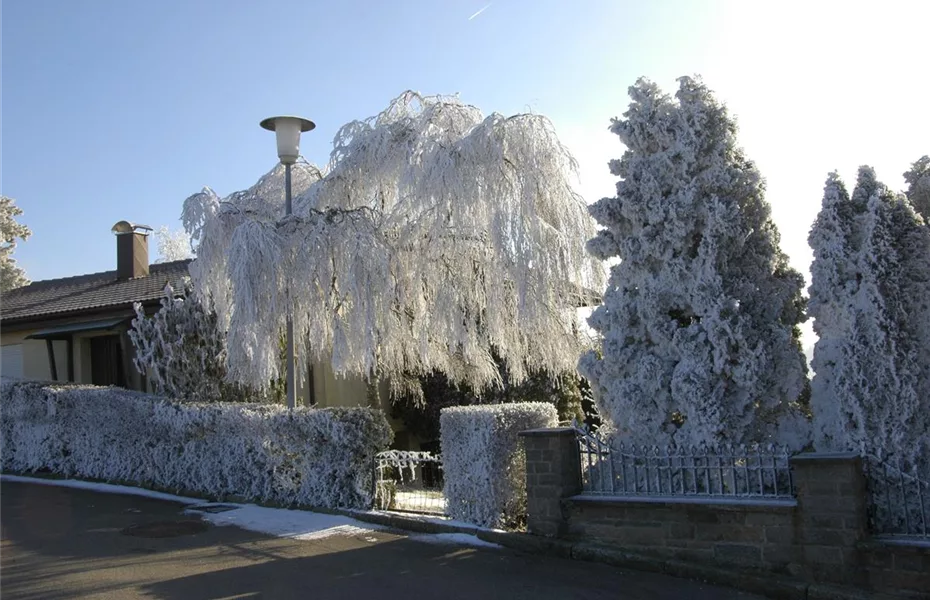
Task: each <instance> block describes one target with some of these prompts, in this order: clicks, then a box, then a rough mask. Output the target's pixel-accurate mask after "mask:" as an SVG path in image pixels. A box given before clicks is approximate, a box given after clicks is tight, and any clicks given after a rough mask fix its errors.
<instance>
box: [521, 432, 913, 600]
mask: <svg viewBox="0 0 930 600" xmlns="http://www.w3.org/2000/svg"><path fill="white" fill-rule="evenodd" d="M522 435H524V442H525V444H526V459H527V501H528V514H527V528H528V530H529V532H530V533H531V534H536V535H544V536H556V537H560V538H563V539H567V540H576V541H577V540H585V541H591V542H595V543H603V544H606V545H610V546H613V547H616V548H619V549H622V550H624V551H630V552H635V553H637V554H639V555H642V556H653V557H655V558H656V559H657V560H662V559H674V560H679V561H689V562H693V563H695V564H703V565H711V566H716V567H725V568H729V569H734V570H738V571H741V572H746V573H756V574H766V573H775V574H780V575H786V576H789V577H791V578H794V579H797V580H799V581H803V582H809V583H817V584H839V585H846V586H850V585H851V586H855V587H858V588H860V589H868V590H873V591H881V592H909V593H913V594H917V596H918V597H924V596H923V594H927V596H926V597H930V543H926V542H924V543H923V544H922V545H921V544H920V543H917V542H913V541H902V540H901V539H882V538H873V537H871V536H870V535H869V531H868V513H867V507H868V496H867V492H866V487H865V477H864V475H863V469H862V462H861V459H860V458H859V457H858V456H857V455H855V454H802V455H798V456H795V457H792V459H791V471H792V478H793V481H794V487H795V495H796V500H745V501H744V500H737V499H733V500H711V499H706V498H705V499H701V498H696V497H677V498H668V497H664V498H646V497H642V496H638V497H615V496H596V497H591V496H584V495H579V494H580V492H581V489H582V485H581V472H580V471H581V470H580V460H579V455H578V444H577V442H576V440H575V435H574V431H573V430H572V429H570V428H558V429H544V430H535V431H531V432H524V434H522Z"/></svg>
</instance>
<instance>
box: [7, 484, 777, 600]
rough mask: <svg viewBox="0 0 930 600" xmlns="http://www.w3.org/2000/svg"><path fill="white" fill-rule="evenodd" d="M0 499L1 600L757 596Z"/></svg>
mask: <svg viewBox="0 0 930 600" xmlns="http://www.w3.org/2000/svg"><path fill="white" fill-rule="evenodd" d="M0 504H2V505H0V519H2V520H0V525H2V536H0V537H2V547H0V552H2V563H0V591H2V595H3V599H4V600H15V599H22V600H39V599H43V600H46V599H47V600H57V599H65V598H112V599H117V598H119V599H123V598H126V599H131V598H158V599H165V600H181V599H185V600H186V599H216V600H219V599H228V600H232V599H235V600H245V599H249V600H252V599H258V598H267V599H289V598H299V599H304V598H313V599H314V600H316V599H326V598H372V599H377V600H380V599H391V598H404V599H410V600H421V599H430V598H437V599H442V600H454V599H458V598H462V599H465V598H468V599H472V598H482V599H484V598H507V599H517V598H527V599H532V600H547V599H553V600H554V599H560V600H562V599H566V598H579V599H581V598H584V599H599V598H604V599H607V598H610V599H612V600H616V599H630V600H633V599H637V600H638V599H643V600H645V599H650V600H652V599H672V598H687V599H695V600H700V599H721V600H754V599H755V600H758V599H759V598H760V597H759V596H754V595H752V594H743V593H739V592H735V591H732V590H729V589H727V588H719V587H715V586H711V585H706V584H701V583H697V582H691V581H687V580H682V579H676V578H672V577H667V576H664V575H658V574H653V573H638V572H632V571H626V570H621V569H618V568H615V567H610V566H607V565H601V564H595V563H586V562H579V561H572V560H565V559H556V558H548V557H540V556H534V555H526V554H521V553H517V552H513V551H510V550H504V549H497V548H475V547H470V546H465V545H456V544H450V543H437V540H438V539H441V538H436V537H429V536H415V537H414V538H410V537H408V536H407V535H406V534H404V533H403V532H396V531H393V532H392V531H386V530H371V529H368V527H369V526H367V525H363V524H358V526H359V527H361V528H363V529H356V528H353V527H345V528H341V529H340V532H339V533H336V534H332V535H328V536H320V537H318V538H316V539H292V538H280V537H272V536H269V535H265V534H260V533H255V532H252V531H247V530H244V529H240V528H238V527H235V526H221V527H220V526H213V525H210V524H209V523H206V522H204V521H200V520H199V518H198V517H196V516H193V517H192V516H191V515H185V514H184V513H183V507H184V505H182V504H178V503H175V502H167V501H162V500H153V499H150V498H143V497H138V496H128V495H117V494H105V493H100V492H95V491H87V490H75V489H69V488H63V487H57V486H50V485H36V484H30V483H13V482H3V484H2V488H0ZM229 514H230V515H232V514H234V513H233V512H230V513H229ZM150 536H164V537H150ZM422 540H430V542H431V543H427V542H425V541H422Z"/></svg>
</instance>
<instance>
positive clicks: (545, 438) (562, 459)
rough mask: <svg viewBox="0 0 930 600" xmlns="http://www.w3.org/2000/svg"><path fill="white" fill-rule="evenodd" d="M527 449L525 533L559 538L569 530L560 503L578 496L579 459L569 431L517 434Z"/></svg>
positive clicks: (545, 430)
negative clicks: (526, 531)
mask: <svg viewBox="0 0 930 600" xmlns="http://www.w3.org/2000/svg"><path fill="white" fill-rule="evenodd" d="M520 437H521V438H523V443H524V447H525V449H526V512H527V530H528V531H529V533H532V534H535V535H546V536H558V535H562V534H564V533H565V532H566V531H567V529H568V519H567V518H566V516H565V515H564V514H563V512H562V499H563V498H569V497H571V496H574V495H576V494H580V493H581V458H580V456H579V454H578V442H577V441H576V439H575V430H574V429H572V428H571V427H556V428H552V429H531V430H529V431H523V432H521V433H520Z"/></svg>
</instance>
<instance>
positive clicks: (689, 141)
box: [579, 77, 809, 446]
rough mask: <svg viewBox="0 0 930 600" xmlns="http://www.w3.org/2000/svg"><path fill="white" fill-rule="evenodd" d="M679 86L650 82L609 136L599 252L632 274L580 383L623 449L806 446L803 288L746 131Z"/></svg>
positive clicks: (609, 310) (700, 93)
mask: <svg viewBox="0 0 930 600" xmlns="http://www.w3.org/2000/svg"><path fill="white" fill-rule="evenodd" d="M679 83H680V87H679V90H678V92H677V94H676V98H675V99H672V98H670V97H669V96H668V95H665V94H663V93H662V92H661V91H660V90H659V88H658V87H657V86H656V85H655V84H654V83H652V82H650V81H648V80H645V79H640V80H639V81H638V82H637V83H636V85H634V86H633V87H631V88H630V96H631V97H632V103H631V104H630V107H629V109H628V110H627V112H626V113H624V118H623V119H615V120H614V121H613V124H612V126H611V131H613V132H614V133H616V134H617V135H618V136H619V137H620V140H621V141H622V142H623V143H624V145H625V146H626V148H627V150H626V152H625V153H624V154H623V157H622V158H621V159H620V160H614V161H612V162H611V163H610V168H611V172H612V173H613V174H614V175H617V176H619V177H621V178H622V179H621V181H620V182H618V183H617V196H616V197H613V198H604V199H602V200H600V201H598V202H597V203H595V204H594V205H592V206H591V208H590V210H591V214H592V215H593V216H594V218H595V219H596V220H597V221H598V223H599V224H600V225H601V226H602V227H603V228H604V229H603V230H601V231H600V232H599V233H598V235H597V237H595V238H594V239H592V240H591V241H590V242H589V243H588V249H589V251H590V252H591V253H592V254H593V255H594V256H596V257H597V258H600V259H608V258H611V257H619V258H620V259H621V262H620V263H619V264H617V265H615V266H614V267H612V269H611V274H610V280H609V282H608V285H607V290H606V292H605V294H604V303H603V305H602V306H599V307H598V308H597V309H596V310H595V311H594V312H593V314H592V315H591V317H590V319H589V324H590V325H591V327H593V328H594V329H595V330H597V331H598V332H600V333H601V334H602V336H603V344H602V349H601V351H600V352H589V353H587V354H586V355H584V356H583V357H582V360H581V362H580V365H579V370H580V371H581V372H582V374H583V375H585V376H586V377H587V378H588V379H589V380H590V382H591V386H592V389H593V390H594V393H595V397H596V398H597V400H598V402H599V409H600V413H601V415H602V416H606V417H607V418H609V419H610V420H611V421H612V423H613V426H614V427H615V429H616V435H617V436H618V437H619V439H621V440H629V441H633V442H636V443H648V444H650V445H652V444H655V443H658V444H666V443H676V444H687V445H691V444H700V443H750V442H763V441H776V440H777V441H782V442H785V443H789V444H791V445H793V446H800V445H803V444H804V443H806V441H807V436H808V435H809V427H808V424H807V422H806V420H805V419H804V418H803V416H802V414H801V413H800V411H799V410H797V407H798V402H799V401H804V400H805V395H806V392H807V378H806V369H807V367H806V362H805V359H804V356H803V354H802V351H801V346H800V343H799V337H800V331H799V327H798V325H799V324H800V323H801V322H803V321H804V319H805V316H804V302H805V300H804V297H803V296H802V293H801V290H802V287H803V285H804V281H803V278H802V276H801V275H800V274H799V273H798V272H797V271H795V270H793V269H791V268H790V267H789V266H788V259H787V257H786V256H785V255H784V254H783V253H782V252H781V251H780V250H779V245H778V244H779V236H778V232H777V230H776V228H775V225H774V223H773V222H772V219H771V216H770V208H769V205H768V204H767V203H766V201H765V199H764V183H763V180H762V177H761V175H760V174H759V172H758V170H757V169H756V167H755V165H754V164H753V163H752V162H751V161H750V160H749V159H747V158H746V156H745V155H744V154H743V151H742V150H741V149H740V148H738V147H737V144H736V124H735V122H734V121H733V119H732V118H730V116H729V115H728V113H727V111H726V109H725V108H724V107H723V106H722V105H721V104H720V103H719V102H718V101H717V100H716V99H715V98H714V96H713V95H712V93H711V92H710V90H708V89H707V88H706V87H705V86H704V85H703V84H702V83H701V82H700V81H699V80H695V79H691V78H688V77H683V78H681V79H679Z"/></svg>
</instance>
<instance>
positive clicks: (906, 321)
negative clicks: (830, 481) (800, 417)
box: [809, 167, 930, 467]
mask: <svg viewBox="0 0 930 600" xmlns="http://www.w3.org/2000/svg"><path fill="white" fill-rule="evenodd" d="M809 242H810V245H811V247H812V248H813V250H814V263H813V265H812V267H811V274H812V281H811V290H810V293H811V299H810V314H811V316H812V317H813V318H814V331H815V332H816V333H817V334H818V336H819V340H818V342H817V345H816V346H815V348H814V360H813V363H812V365H813V368H814V372H815V375H814V380H813V384H812V399H811V404H812V408H813V412H814V432H815V444H816V446H817V448H818V449H820V450H859V451H866V452H870V453H873V454H877V455H879V456H881V457H893V458H895V459H900V460H901V461H902V462H904V463H905V464H907V465H914V464H919V465H921V466H924V467H926V466H928V465H930V361H928V360H927V356H930V230H928V229H927V228H926V227H925V226H924V224H923V220H922V219H921V218H920V217H919V216H918V215H917V214H916V212H915V211H914V208H913V207H912V206H911V204H910V202H909V201H908V200H907V199H906V198H905V196H903V195H900V194H894V193H892V192H891V191H890V190H889V189H888V188H887V187H885V186H884V185H882V184H881V183H879V182H878V180H877V179H876V177H875V172H874V171H873V170H872V169H871V168H870V167H862V168H860V170H859V177H858V181H857V183H856V188H855V190H854V191H853V194H852V197H850V196H849V194H848V193H847V192H846V189H845V187H844V186H843V183H842V181H840V179H839V177H838V176H837V175H836V174H835V173H834V174H831V175H830V177H829V178H828V179H827V183H826V186H825V188H824V198H823V206H822V208H821V211H820V214H819V215H818V217H817V220H816V222H815V223H814V227H813V228H812V229H811V233H810V237H809Z"/></svg>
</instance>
